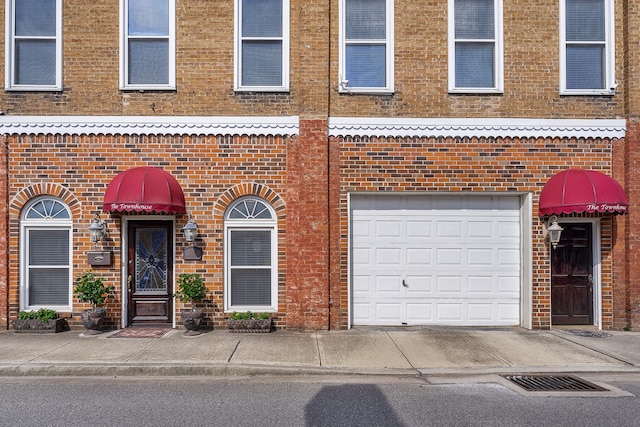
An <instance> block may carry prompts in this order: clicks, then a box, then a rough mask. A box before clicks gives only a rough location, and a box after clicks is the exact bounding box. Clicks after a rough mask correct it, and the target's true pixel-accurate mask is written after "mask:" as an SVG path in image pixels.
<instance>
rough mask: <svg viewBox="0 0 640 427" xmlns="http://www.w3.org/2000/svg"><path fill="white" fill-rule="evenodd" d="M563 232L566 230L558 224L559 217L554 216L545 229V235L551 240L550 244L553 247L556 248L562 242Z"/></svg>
mask: <svg viewBox="0 0 640 427" xmlns="http://www.w3.org/2000/svg"><path fill="white" fill-rule="evenodd" d="M549 224H551V225H549ZM563 230H564V228H562V227H560V225H559V224H558V217H557V216H555V215H552V216H551V217H550V218H549V220H548V221H547V226H546V227H545V233H544V234H545V238H548V239H549V243H551V246H553V247H554V248H555V247H556V246H558V243H559V242H560V236H561V235H562V231H563Z"/></svg>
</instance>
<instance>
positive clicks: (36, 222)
mask: <svg viewBox="0 0 640 427" xmlns="http://www.w3.org/2000/svg"><path fill="white" fill-rule="evenodd" d="M43 199H52V200H53V199H55V200H57V201H58V202H60V203H61V204H62V205H63V206H64V207H65V208H66V209H67V211H68V213H69V219H57V220H52V219H26V218H25V217H24V215H26V213H27V212H28V211H29V208H30V207H31V206H33V205H34V204H35V203H38V202H39V201H40V200H43ZM53 222H55V224H52V223H53ZM47 229H49V230H63V229H64V230H67V231H68V233H69V299H68V301H69V302H68V304H67V305H30V304H29V298H28V296H29V263H28V261H27V260H28V259H29V258H28V256H29V239H28V231H29V230H47ZM72 301H73V220H72V219H71V212H70V211H69V207H68V206H67V205H66V204H65V203H63V202H62V201H61V200H59V199H56V198H55V197H48V196H43V197H37V198H35V199H33V200H32V201H31V202H30V203H29V204H28V205H27V206H25V208H24V210H23V216H22V217H21V218H20V310H25V311H32V310H38V309H40V308H48V309H52V310H56V311H61V312H65V311H66V312H69V311H72Z"/></svg>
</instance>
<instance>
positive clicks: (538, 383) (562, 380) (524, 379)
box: [504, 375, 609, 391]
mask: <svg viewBox="0 0 640 427" xmlns="http://www.w3.org/2000/svg"><path fill="white" fill-rule="evenodd" d="M504 378H506V379H507V380H509V381H511V382H512V383H514V384H517V385H518V386H520V387H522V388H523V389H525V390H527V391H609V390H607V389H606V388H603V387H600V386H599V385H596V384H593V383H590V382H589V381H585V380H583V379H580V378H576V377H574V376H571V375H562V376H558V375H505V376H504Z"/></svg>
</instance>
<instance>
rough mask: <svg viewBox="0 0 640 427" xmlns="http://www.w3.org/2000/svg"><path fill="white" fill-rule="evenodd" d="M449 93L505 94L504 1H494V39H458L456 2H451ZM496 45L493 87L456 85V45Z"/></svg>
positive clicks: (452, 0) (451, 0) (450, 0)
mask: <svg viewBox="0 0 640 427" xmlns="http://www.w3.org/2000/svg"><path fill="white" fill-rule="evenodd" d="M448 8H449V15H448V18H449V23H448V27H449V31H448V33H449V34H448V35H449V37H448V48H449V76H448V78H449V92H450V93H503V92H504V34H503V33H504V31H503V12H502V0H494V1H493V11H494V18H495V20H494V35H495V37H494V38H493V39H479V40H470V39H459V40H458V39H456V37H455V36H456V27H455V0H449V6H448ZM491 40H493V43H494V62H493V81H494V86H493V87H458V86H457V85H456V43H457V42H473V41H477V42H484V43H487V42H490V41H491Z"/></svg>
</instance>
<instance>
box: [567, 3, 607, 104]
mask: <svg viewBox="0 0 640 427" xmlns="http://www.w3.org/2000/svg"><path fill="white" fill-rule="evenodd" d="M613 18H614V12H613V0H561V1H560V43H561V46H560V93H562V94H564V95H593V94H605V95H608V94H613V93H614V92H615V88H616V86H617V85H616V80H615V72H614V63H615V60H614V53H615V52H614V37H613V30H614V28H613V27H614V25H613Z"/></svg>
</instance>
